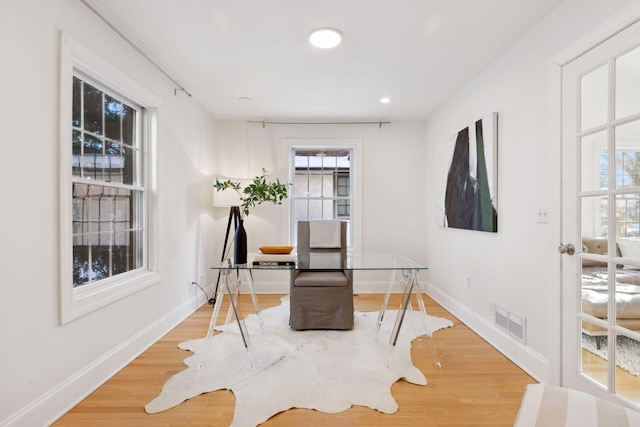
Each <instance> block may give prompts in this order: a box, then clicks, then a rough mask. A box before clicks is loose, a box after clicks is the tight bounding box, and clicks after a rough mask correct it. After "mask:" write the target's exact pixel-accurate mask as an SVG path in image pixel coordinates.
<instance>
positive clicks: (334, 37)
mask: <svg viewBox="0 0 640 427" xmlns="http://www.w3.org/2000/svg"><path fill="white" fill-rule="evenodd" d="M309 42H310V43H311V44H312V45H313V46H315V47H317V48H319V49H331V48H334V47H336V46H338V45H339V44H340V43H341V42H342V34H340V31H338V30H335V29H333V28H318V29H317V30H313V31H312V32H311V34H310V35H309Z"/></svg>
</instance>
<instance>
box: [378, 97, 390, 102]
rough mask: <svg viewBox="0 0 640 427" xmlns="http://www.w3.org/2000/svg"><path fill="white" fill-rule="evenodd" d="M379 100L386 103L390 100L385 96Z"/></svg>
mask: <svg viewBox="0 0 640 427" xmlns="http://www.w3.org/2000/svg"><path fill="white" fill-rule="evenodd" d="M380 102H381V103H382V104H388V103H390V102H391V98H389V97H386V96H385V97H384V98H380Z"/></svg>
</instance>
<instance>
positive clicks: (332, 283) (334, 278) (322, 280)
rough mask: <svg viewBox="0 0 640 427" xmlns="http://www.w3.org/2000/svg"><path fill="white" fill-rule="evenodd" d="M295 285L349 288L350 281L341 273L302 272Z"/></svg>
mask: <svg viewBox="0 0 640 427" xmlns="http://www.w3.org/2000/svg"><path fill="white" fill-rule="evenodd" d="M293 285H294V286H296V287H312V286H323V287H344V286H349V280H348V279H347V276H345V275H344V273H343V272H341V271H301V272H300V274H298V276H297V277H296V279H295V281H294V283H293Z"/></svg>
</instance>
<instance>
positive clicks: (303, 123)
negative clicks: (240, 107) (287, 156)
mask: <svg viewBox="0 0 640 427" xmlns="http://www.w3.org/2000/svg"><path fill="white" fill-rule="evenodd" d="M247 121H248V122H249V123H258V124H261V125H262V128H263V129H264V127H265V126H266V125H378V128H381V127H382V125H388V124H390V123H391V122H385V121H377V122H271V121H266V120H261V121H258V120H247Z"/></svg>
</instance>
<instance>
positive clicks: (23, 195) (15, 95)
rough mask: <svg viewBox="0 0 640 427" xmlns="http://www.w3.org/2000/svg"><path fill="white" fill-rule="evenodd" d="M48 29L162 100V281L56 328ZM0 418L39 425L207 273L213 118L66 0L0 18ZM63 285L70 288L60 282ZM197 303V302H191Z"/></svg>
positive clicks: (19, 5) (156, 332)
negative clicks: (79, 44) (70, 39)
mask: <svg viewBox="0 0 640 427" xmlns="http://www.w3.org/2000/svg"><path fill="white" fill-rule="evenodd" d="M60 31H65V32H66V33H68V34H69V35H70V36H72V37H73V38H75V39H76V40H79V41H81V42H82V43H83V44H84V45H85V46H87V47H88V48H89V49H91V50H92V51H93V52H95V53H97V54H99V55H101V56H102V58H104V59H106V60H108V61H110V62H111V63H113V64H115V65H116V66H117V67H118V68H119V69H120V71H122V72H124V73H126V74H128V75H129V76H130V77H132V78H133V79H135V80H137V81H138V82H139V83H140V84H142V85H143V86H145V87H146V88H147V89H148V90H149V91H151V92H153V93H154V94H155V95H156V96H157V97H159V98H161V99H162V102H163V104H162V106H161V108H160V110H159V112H158V114H159V120H158V123H159V127H158V150H157V154H158V193H157V195H156V196H157V198H158V211H157V216H158V218H159V224H158V230H159V236H158V256H159V258H158V265H159V273H160V274H161V275H162V278H163V281H162V283H160V284H159V285H156V286H152V287H151V288H147V289H145V290H143V291H141V292H138V293H136V294H134V295H131V296H129V297H127V298H125V299H122V300H120V301H117V302H115V303H113V304H111V305H109V306H107V307H104V308H102V309H100V310H97V311H95V312H93V313H91V314H89V315H86V316H84V317H81V318H79V319H77V320H75V321H72V322H70V323H68V324H66V325H64V326H61V325H60V322H59V319H60V312H59V285H60V284H59V281H58V277H59V270H60V267H59V265H58V262H59V250H58V248H59V236H58V234H57V233H58V220H59V218H58V210H59V201H58V194H59V192H58V187H59V184H58V146H59V141H58V135H59V129H58V128H59V122H58V116H59V93H58V90H59V89H58V88H59V79H60V77H59V76H60V72H59V61H60V57H59V56H60ZM0 57H1V58H2V67H1V71H0V73H1V76H2V79H1V80H0V112H1V115H0V117H2V126H0V141H1V142H0V144H1V146H2V159H3V161H2V167H1V168H0V178H1V179H0V182H2V202H1V203H2V209H0V227H1V233H0V235H1V236H2V245H0V259H1V260H2V261H1V262H2V268H1V269H0V283H1V286H0V301H2V309H1V310H0V342H2V355H1V356H0V400H1V401H2V403H1V404H0V425H5V424H11V425H13V424H15V425H27V426H35V425H46V424H47V423H48V422H50V421H52V420H53V419H54V418H55V417H56V416H58V415H60V414H62V413H63V412H64V411H65V410H66V409H68V408H69V406H70V405H73V404H74V403H75V402H76V401H77V400H78V399H80V398H82V397H83V396H84V395H85V394H86V393H88V392H89V391H91V390H92V389H93V388H95V387H97V386H98V385H99V384H100V382H102V381H103V380H105V379H106V378H108V377H109V376H111V375H112V374H113V373H115V372H116V371H117V370H118V369H120V368H121V367H122V366H123V365H124V364H126V363H127V362H128V361H129V360H130V359H131V358H132V357H134V356H135V355H136V354H137V353H138V352H140V351H142V350H143V349H144V348H146V346H148V345H149V344H151V343H153V342H154V341H155V340H157V339H158V338H159V337H160V336H162V335H163V334H164V333H166V332H167V331H168V330H169V329H170V328H171V327H172V326H174V325H175V324H176V323H177V322H179V321H180V320H181V319H182V318H184V317H185V316H186V315H188V314H189V313H191V312H192V311H193V310H194V309H195V308H196V306H197V303H198V301H197V296H198V293H197V292H196V289H195V288H194V287H191V288H190V287H189V286H188V285H187V284H188V283H189V282H190V281H193V280H199V278H200V276H202V277H203V278H204V281H205V282H208V281H209V280H210V277H208V276H209V272H208V270H209V268H208V267H209V260H210V259H211V257H212V252H211V249H210V248H211V247H212V246H211V242H210V237H209V236H211V235H212V232H213V231H212V226H213V221H212V211H213V208H211V191H210V185H211V176H212V174H213V170H212V164H211V163H212V159H213V154H212V149H213V147H212V142H213V140H214V137H215V134H214V133H215V124H214V122H213V120H212V119H211V118H210V117H209V116H208V115H207V114H205V112H204V111H203V110H202V109H201V108H199V107H198V105H197V104H196V101H195V99H191V98H188V97H187V96H186V95H184V94H181V93H179V94H178V95H177V96H174V92H173V89H174V87H173V84H172V83H171V82H169V81H168V80H167V79H166V77H164V76H162V75H161V74H160V73H159V72H158V71H157V70H155V69H154V68H153V67H152V66H151V65H150V64H148V63H147V62H146V61H145V60H143V59H142V58H141V57H140V56H139V55H138V54H137V53H135V52H134V51H133V49H132V48H131V47H129V46H128V45H127V44H126V43H125V42H123V41H122V40H121V39H120V38H119V37H117V36H116V35H115V34H114V33H113V32H112V31H111V30H109V29H108V28H107V27H106V26H105V25H104V24H103V23H102V22H101V21H100V20H99V19H97V18H96V17H95V16H94V15H93V14H92V13H91V12H90V11H89V10H88V9H87V8H86V7H85V6H83V5H82V3H81V2H79V1H78V0H57V1H39V0H12V1H6V2H3V11H2V13H1V14H0ZM68 285H69V286H70V284H68ZM200 301H202V299H200Z"/></svg>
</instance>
